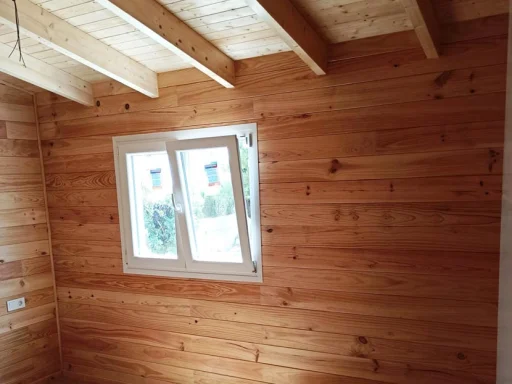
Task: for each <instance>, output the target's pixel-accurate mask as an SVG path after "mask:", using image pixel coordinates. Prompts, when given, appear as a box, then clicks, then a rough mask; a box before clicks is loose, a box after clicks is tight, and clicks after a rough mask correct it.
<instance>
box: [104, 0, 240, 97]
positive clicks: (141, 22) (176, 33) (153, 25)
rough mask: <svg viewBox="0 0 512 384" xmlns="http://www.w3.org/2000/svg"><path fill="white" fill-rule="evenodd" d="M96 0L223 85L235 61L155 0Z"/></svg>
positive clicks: (231, 83)
mask: <svg viewBox="0 0 512 384" xmlns="http://www.w3.org/2000/svg"><path fill="white" fill-rule="evenodd" d="M96 2H97V3H99V4H101V5H103V6H104V7H105V8H107V9H108V10H110V11H111V12H113V13H114V14H115V15H116V16H118V17H120V18H122V19H123V20H124V21H126V22H127V23H129V24H131V25H132V26H134V27H135V28H137V29H138V30H139V31H141V32H142V33H144V34H146V35H147V36H148V37H150V38H151V39H153V40H154V41H156V42H157V43H159V44H161V45H162V46H164V47H166V48H167V49H169V50H170V51H172V52H173V53H174V54H176V55H177V56H179V57H181V58H182V59H183V60H185V61H187V62H189V63H190V64H192V65H193V66H194V67H196V68H197V69H199V70H200V71H201V72H203V73H205V74H206V75H208V76H209V77H211V78H212V79H214V80H215V81H217V82H219V83H220V84H222V85H223V86H225V87H227V88H232V87H233V86H234V84H235V64H234V62H233V60H232V59H231V58H229V57H228V56H227V55H225V54H224V53H223V52H221V51H220V50H219V49H218V48H216V47H215V46H214V45H213V44H212V43H210V42H209V41H208V40H206V39H205V38H204V37H202V36H201V35H199V34H198V33H197V32H196V31H194V30H193V29H191V28H190V27H189V26H188V25H186V24H185V23H184V22H182V21H181V20H180V19H178V18H177V17H176V16H174V15H173V14H172V13H171V12H169V11H168V10H167V9H166V8H165V7H163V6H162V5H161V4H159V3H158V2H157V1H155V0H96Z"/></svg>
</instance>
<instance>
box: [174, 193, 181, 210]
mask: <svg viewBox="0 0 512 384" xmlns="http://www.w3.org/2000/svg"><path fill="white" fill-rule="evenodd" d="M172 205H173V206H174V210H175V211H176V212H179V213H181V211H182V209H181V204H179V203H176V200H175V199H174V193H173V194H172Z"/></svg>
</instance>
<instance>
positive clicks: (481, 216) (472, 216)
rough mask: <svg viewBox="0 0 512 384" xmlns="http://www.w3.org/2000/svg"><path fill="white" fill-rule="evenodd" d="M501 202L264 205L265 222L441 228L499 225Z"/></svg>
mask: <svg viewBox="0 0 512 384" xmlns="http://www.w3.org/2000/svg"><path fill="white" fill-rule="evenodd" d="M500 219H501V205H500V203H499V202H481V203H457V202H449V203H445V204H439V203H438V204H427V203H421V204H399V203H396V204H393V203H387V204H356V205H354V204H321V205H293V206H292V205H270V206H268V205H263V206H262V207H261V223H262V225H266V226H272V225H303V224H302V223H307V224H308V226H339V227H380V226H386V227H429V226H432V227H437V226H439V227H442V226H450V225H472V226H474V225H488V224H498V223H500Z"/></svg>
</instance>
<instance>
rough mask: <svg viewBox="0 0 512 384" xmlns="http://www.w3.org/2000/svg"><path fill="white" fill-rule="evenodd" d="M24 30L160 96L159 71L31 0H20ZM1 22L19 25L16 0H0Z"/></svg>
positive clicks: (142, 89) (23, 31)
mask: <svg viewBox="0 0 512 384" xmlns="http://www.w3.org/2000/svg"><path fill="white" fill-rule="evenodd" d="M16 3H17V5H18V12H19V19H20V27H21V30H22V33H23V34H24V35H27V36H29V37H31V38H33V39H36V40H38V41H39V42H40V43H42V44H44V45H46V46H48V47H50V48H52V49H55V50H56V51H58V52H60V53H62V54H64V55H66V56H69V57H71V58H72V59H74V60H76V61H78V62H80V63H82V64H84V65H86V66H88V67H90V68H93V69H95V70H96V71H98V72H101V73H103V74H104V75H106V76H108V77H110V78H112V79H115V80H117V81H119V82H120V83H123V84H125V85H127V86H128V87H130V88H132V89H135V90H136V91H139V92H141V93H143V94H145V95H147V96H150V97H158V82H157V76H156V73H155V72H153V71H151V70H149V69H148V68H147V67H145V66H143V65H142V64H139V63H137V62H136V61H135V60H133V59H131V58H129V57H127V56H125V55H123V54H122V53H120V52H118V51H116V50H115V49H113V48H110V47H109V46H108V45H106V44H104V43H102V42H101V41H99V40H96V39H95V38H94V37H92V36H91V35H89V34H87V33H85V32H83V31H81V30H80V29H78V28H76V27H74V26H72V25H71V24H69V23H67V22H66V21H64V20H62V19H60V18H58V17H57V16H55V15H53V14H51V13H50V12H47V11H45V10H44V9H43V8H41V7H39V6H37V5H35V4H33V3H32V2H30V1H29V0H17V1H16ZM0 23H2V24H7V25H9V26H11V27H13V28H15V27H16V22H15V15H14V3H13V1H12V0H0Z"/></svg>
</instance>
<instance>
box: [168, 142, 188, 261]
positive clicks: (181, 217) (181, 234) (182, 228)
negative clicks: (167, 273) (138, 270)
mask: <svg viewBox="0 0 512 384" xmlns="http://www.w3.org/2000/svg"><path fill="white" fill-rule="evenodd" d="M167 155H168V157H169V164H170V167H171V178H172V184H173V188H172V189H173V204H174V211H175V215H176V217H177V220H176V224H177V231H176V234H177V236H178V260H180V259H181V260H183V262H184V263H185V267H188V266H190V265H191V262H192V251H191V249H190V237H189V236H190V235H189V230H188V223H187V214H186V204H185V196H184V190H183V182H182V181H183V177H182V175H181V170H180V166H179V163H178V157H177V151H175V150H169V149H167Z"/></svg>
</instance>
